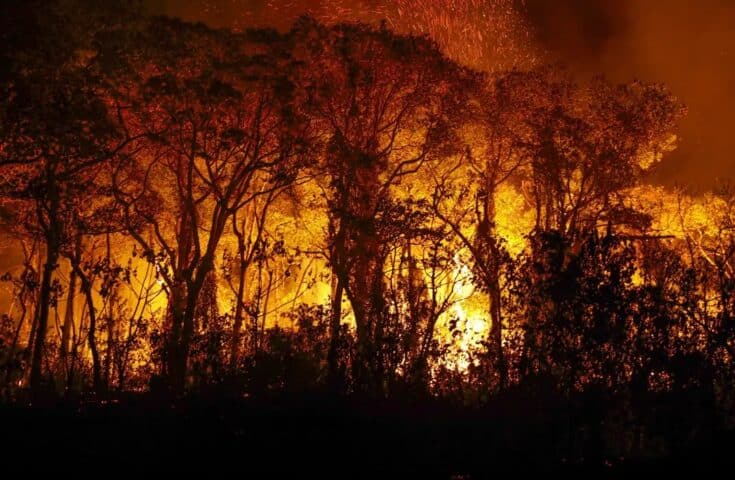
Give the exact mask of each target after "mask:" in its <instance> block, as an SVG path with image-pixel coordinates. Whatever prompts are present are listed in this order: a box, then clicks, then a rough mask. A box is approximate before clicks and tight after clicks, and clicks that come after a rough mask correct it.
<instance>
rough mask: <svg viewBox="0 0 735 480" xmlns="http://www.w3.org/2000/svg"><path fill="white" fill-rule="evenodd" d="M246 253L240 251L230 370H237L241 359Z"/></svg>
mask: <svg viewBox="0 0 735 480" xmlns="http://www.w3.org/2000/svg"><path fill="white" fill-rule="evenodd" d="M243 256H244V253H243V252H240V279H239V281H238V284H237V298H236V299H235V301H236V302H237V305H235V320H234V323H233V325H232V343H231V344H230V370H232V371H235V369H236V368H237V364H238V362H239V361H240V339H241V330H242V317H243V313H244V310H245V309H244V305H243V301H244V300H243V296H244V295H245V275H246V273H247V267H246V265H245V261H244V259H243Z"/></svg>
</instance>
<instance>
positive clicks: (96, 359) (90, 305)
mask: <svg viewBox="0 0 735 480" xmlns="http://www.w3.org/2000/svg"><path fill="white" fill-rule="evenodd" d="M74 267H75V268H76V269H77V275H79V278H80V280H81V281H82V291H83V292H84V298H85V299H86V301H87V311H88V315H89V328H88V329H87V342H88V343H89V351H90V352H91V353H92V389H93V390H94V391H95V392H101V391H102V386H103V385H102V366H101V364H100V354H99V350H98V348H97V337H96V333H97V312H96V311H95V307H94V298H93V296H92V284H91V282H90V281H89V278H87V276H86V275H85V274H84V273H83V272H82V271H81V268H80V267H79V264H78V263H76V264H75V266H74Z"/></svg>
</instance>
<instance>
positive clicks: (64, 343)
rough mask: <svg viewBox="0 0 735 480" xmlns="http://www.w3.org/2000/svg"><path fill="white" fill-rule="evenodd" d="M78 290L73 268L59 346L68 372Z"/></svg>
mask: <svg viewBox="0 0 735 480" xmlns="http://www.w3.org/2000/svg"><path fill="white" fill-rule="evenodd" d="M76 289H77V272H76V271H75V270H74V267H72V269H71V272H69V291H68V292H67V296H66V312H65V313H64V324H63V326H62V327H61V345H60V346H59V355H60V356H61V363H62V366H63V367H64V369H65V370H66V367H67V366H66V357H67V355H68V354H69V340H70V338H71V329H72V327H73V325H74V298H75V296H76Z"/></svg>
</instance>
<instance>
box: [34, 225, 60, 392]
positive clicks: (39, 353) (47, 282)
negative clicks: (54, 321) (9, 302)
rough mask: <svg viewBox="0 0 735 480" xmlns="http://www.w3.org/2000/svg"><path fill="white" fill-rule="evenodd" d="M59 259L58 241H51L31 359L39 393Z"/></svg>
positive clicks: (40, 292)
mask: <svg viewBox="0 0 735 480" xmlns="http://www.w3.org/2000/svg"><path fill="white" fill-rule="evenodd" d="M58 259H59V251H58V246H57V245H56V241H55V240H53V239H49V241H47V247H46V263H45V264H44V266H43V275H42V276H41V288H40V291H39V296H38V302H39V307H38V327H37V329H36V338H35V339H34V342H33V343H34V347H33V356H32V359H31V379H30V383H31V390H33V391H34V392H38V391H39V390H40V387H41V380H42V371H41V366H42V364H43V356H44V352H43V350H44V346H45V343H46V332H47V329H48V316H49V307H50V306H51V278H52V277H53V274H54V270H55V269H56V262H57V261H58Z"/></svg>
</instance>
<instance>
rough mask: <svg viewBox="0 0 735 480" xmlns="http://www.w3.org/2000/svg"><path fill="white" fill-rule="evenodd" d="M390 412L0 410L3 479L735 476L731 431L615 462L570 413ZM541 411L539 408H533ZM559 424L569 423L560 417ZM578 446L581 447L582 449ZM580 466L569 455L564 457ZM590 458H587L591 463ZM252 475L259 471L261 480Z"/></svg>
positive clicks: (213, 403)
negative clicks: (569, 429)
mask: <svg viewBox="0 0 735 480" xmlns="http://www.w3.org/2000/svg"><path fill="white" fill-rule="evenodd" d="M522 403H523V402H517V403H516V405H515V406H513V405H511V406H507V407H504V408H503V409H502V410H503V412H502V413H500V412H499V410H500V409H497V408H496V409H493V410H490V409H488V408H484V409H457V408H453V407H449V406H446V405H439V404H426V403H425V402H424V403H422V404H421V406H418V405H411V404H410V402H404V403H401V404H397V403H395V402H394V403H392V404H386V403H381V402H374V401H373V402H369V403H368V402H361V401H357V400H334V399H327V398H326V397H321V396H299V397H298V398H296V397H294V396H291V397H271V398H260V399H258V400H253V399H238V400H232V399H230V400H222V399H221V398H220V399H217V400H212V399H209V400H208V399H203V398H198V399H189V400H187V401H185V402H179V403H178V404H176V405H173V404H171V403H169V402H163V401H153V400H151V399H150V398H147V397H141V396H128V397H120V398H117V399H113V400H107V401H104V402H100V401H97V400H96V399H91V398H88V399H75V400H74V401H66V402H58V401H57V402H46V403H45V404H43V405H39V404H38V403H36V404H35V405H31V406H28V404H27V403H24V404H22V405H20V404H16V405H4V406H2V407H0V431H1V432H2V437H3V438H4V440H5V442H4V443H6V444H5V446H3V447H2V450H0V451H2V455H0V458H2V464H3V465H2V467H0V468H2V471H7V469H9V468H10V469H13V470H20V471H25V472H28V471H54V472H68V473H72V472H76V473H80V474H84V473H86V474H90V473H91V474H99V473H103V472H107V473H109V474H116V475H117V474H120V473H134V472H139V473H146V472H148V473H151V472H154V471H156V472H157V471H170V472H172V471H176V472H179V471H180V472H194V471H197V472H199V471H207V472H208V473H226V472H227V473H229V472H234V473H236V474H237V473H241V474H242V475H240V476H241V477H243V478H248V477H250V476H251V474H252V477H255V478H264V477H265V478H271V477H272V476H274V475H277V476H287V477H289V478H365V477H367V478H444V479H450V478H453V479H460V478H461V479H480V478H493V477H495V476H496V474H497V473H498V472H505V471H512V472H515V473H524V472H538V471H553V472H554V473H560V474H593V475H595V476H600V475H601V474H602V475H605V474H611V475H614V476H616V477H617V476H620V475H623V474H628V473H641V472H661V471H666V470H669V471H676V472H677V473H683V472H685V471H686V472H692V473H693V472H697V473H701V472H704V471H716V470H720V471H723V469H724V472H728V471H732V470H733V467H735V432H733V431H715V432H708V433H707V434H703V435H701V436H700V438H695V439H693V440H692V441H689V442H687V443H686V444H679V445H678V446H673V447H672V446H669V447H667V449H666V452H665V453H664V454H662V455H655V456H651V457H649V458H646V457H642V458H637V459H621V458H611V457H609V456H606V455H605V454H604V453H602V450H603V449H601V448H596V445H598V444H596V443H595V442H594V441H592V440H589V439H587V440H586V441H584V442H582V443H581V444H580V445H578V446H576V447H570V445H569V441H568V438H567V437H565V434H564V432H563V429H562V428H560V425H561V424H562V423H566V422H567V421H568V415H567V414H568V413H569V410H568V407H560V406H553V404H552V406H549V407H548V408H546V407H543V406H542V407H540V408H529V406H530V405H528V404H526V405H523V404H522ZM537 407H538V404H537ZM559 418H564V421H563V422H559V421H557V420H558V419H559ZM578 443H579V442H578ZM572 451H575V452H576V453H572V454H571V456H572V457H573V458H566V457H565V455H566V453H570V452H572ZM585 454H586V455H587V457H586V458H585V457H584V455H585ZM255 472H258V474H257V475H255Z"/></svg>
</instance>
